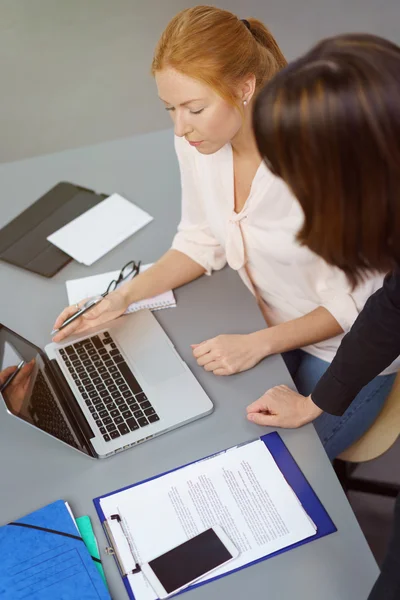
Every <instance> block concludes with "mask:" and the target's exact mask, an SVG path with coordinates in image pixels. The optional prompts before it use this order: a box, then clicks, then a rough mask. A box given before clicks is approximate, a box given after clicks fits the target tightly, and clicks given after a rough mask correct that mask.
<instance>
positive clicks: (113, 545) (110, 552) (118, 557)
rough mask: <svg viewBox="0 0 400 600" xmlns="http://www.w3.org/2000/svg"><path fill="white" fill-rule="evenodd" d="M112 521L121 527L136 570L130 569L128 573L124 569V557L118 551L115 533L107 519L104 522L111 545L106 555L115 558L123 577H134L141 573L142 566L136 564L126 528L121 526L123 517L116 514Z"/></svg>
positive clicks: (107, 548)
mask: <svg viewBox="0 0 400 600" xmlns="http://www.w3.org/2000/svg"><path fill="white" fill-rule="evenodd" d="M110 519H111V520H112V521H116V522H117V523H119V525H120V526H121V532H122V534H123V536H124V538H125V539H126V541H127V543H128V546H129V550H130V553H131V555H132V558H133V560H134V561H135V568H134V569H130V570H129V571H126V569H125V567H124V562H123V560H122V557H121V554H120V553H119V551H118V547H117V543H116V541H115V537H114V535H113V533H112V531H111V527H110V523H108V521H107V519H106V520H105V521H104V522H103V528H104V532H105V534H106V537H107V540H108V543H109V544H110V545H109V546H107V547H106V548H105V552H106V554H108V555H109V556H114V558H115V562H116V563H117V567H118V569H119V572H120V573H121V576H122V577H126V576H127V575H134V574H135V573H140V572H141V570H142V569H141V567H140V565H139V564H138V563H137V562H136V559H135V557H134V556H133V552H132V550H131V546H130V543H129V540H128V538H127V536H126V533H125V531H124V528H123V527H122V525H121V517H120V516H119V515H118V514H115V515H111V517H110Z"/></svg>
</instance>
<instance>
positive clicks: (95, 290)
mask: <svg viewBox="0 0 400 600" xmlns="http://www.w3.org/2000/svg"><path fill="white" fill-rule="evenodd" d="M151 266H152V264H148V265H141V266H140V272H141V273H142V272H143V271H146V270H147V269H148V268H149V267H151ZM118 275H119V271H110V272H109V273H102V274H101V275H92V276H91V277H82V278H81V279H71V280H69V281H67V282H66V286H67V295H68V302H69V303H70V304H75V303H77V302H80V301H81V300H83V299H84V298H89V297H90V296H97V295H98V294H102V293H103V292H105V291H106V289H107V287H108V285H109V284H110V282H111V281H112V280H113V279H116V278H117V277H118ZM126 281H127V280H125V282H126ZM125 282H123V283H125ZM123 283H121V285H123ZM174 306H176V301H175V296H174V294H173V292H171V291H169V292H165V293H164V294H160V295H158V296H154V297H153V298H147V299H146V300H140V301H139V302H134V303H133V304H131V305H130V306H129V307H128V309H127V311H126V312H127V313H131V312H136V311H138V310H141V309H142V308H148V309H150V310H160V309H162V308H171V307H174Z"/></svg>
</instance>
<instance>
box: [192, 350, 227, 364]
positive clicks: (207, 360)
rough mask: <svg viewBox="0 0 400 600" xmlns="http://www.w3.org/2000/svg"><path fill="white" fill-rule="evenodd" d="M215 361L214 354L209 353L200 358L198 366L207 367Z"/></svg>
mask: <svg viewBox="0 0 400 600" xmlns="http://www.w3.org/2000/svg"><path fill="white" fill-rule="evenodd" d="M214 360H215V356H214V355H213V353H212V352H208V353H207V354H204V356H200V358H198V359H197V364H198V365H199V367H205V366H206V365H208V363H210V362H213V361H214ZM219 366H221V365H219Z"/></svg>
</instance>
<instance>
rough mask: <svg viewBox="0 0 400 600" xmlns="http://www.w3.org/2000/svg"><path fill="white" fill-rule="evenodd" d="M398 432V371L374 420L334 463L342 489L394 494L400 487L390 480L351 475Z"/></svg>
mask: <svg viewBox="0 0 400 600" xmlns="http://www.w3.org/2000/svg"><path fill="white" fill-rule="evenodd" d="M399 435H400V373H398V375H397V377H396V379H395V380H394V383H393V387H392V389H391V391H390V394H389V395H388V397H387V399H386V401H385V404H384V406H383V408H382V410H381V412H380V414H379V415H378V417H377V419H376V420H375V422H374V423H373V424H372V425H371V427H370V428H369V429H368V431H366V432H365V433H364V435H363V436H362V437H361V438H360V439H359V440H358V441H357V442H355V443H354V444H353V445H352V446H350V448H347V450H345V451H344V452H342V454H340V455H339V457H338V458H337V459H335V460H334V462H333V466H334V468H335V471H336V474H337V476H338V478H339V481H340V483H341V484H342V486H343V489H344V490H345V492H346V493H347V492H349V491H359V492H365V493H368V494H380V495H383V496H390V497H395V496H397V495H398V493H399V492H400V487H399V486H398V485H395V484H392V483H386V482H381V481H373V480H368V479H360V478H358V477H354V476H352V472H353V471H354V469H355V467H356V465H357V464H358V463H362V462H367V461H370V460H373V459H374V458H378V456H381V455H382V454H384V453H385V452H386V451H387V450H389V448H390V447H391V446H393V444H394V443H395V441H396V440H397V438H398V437H399Z"/></svg>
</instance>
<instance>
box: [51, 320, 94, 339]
mask: <svg viewBox="0 0 400 600" xmlns="http://www.w3.org/2000/svg"><path fill="white" fill-rule="evenodd" d="M88 327H89V325H87V323H85V321H84V320H83V318H82V317H80V318H79V319H76V321H74V322H73V323H71V324H70V325H67V326H66V327H64V328H63V329H61V331H58V332H57V333H56V334H55V335H54V336H53V342H62V340H64V339H65V338H67V337H69V336H70V335H72V334H73V333H78V332H79V331H81V330H84V329H87V328H88Z"/></svg>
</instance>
